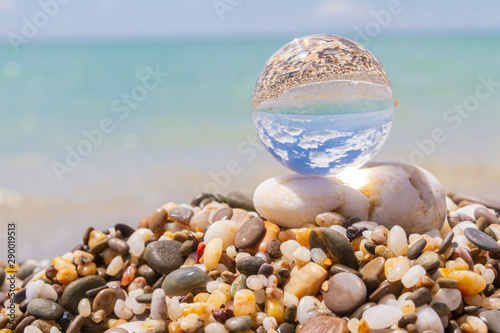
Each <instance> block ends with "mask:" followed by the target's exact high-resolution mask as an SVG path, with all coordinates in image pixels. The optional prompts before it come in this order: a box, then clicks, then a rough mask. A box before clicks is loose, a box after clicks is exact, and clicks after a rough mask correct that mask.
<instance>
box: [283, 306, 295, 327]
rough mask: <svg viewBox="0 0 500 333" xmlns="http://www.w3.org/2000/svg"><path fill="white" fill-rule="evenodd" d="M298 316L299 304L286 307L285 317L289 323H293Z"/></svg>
mask: <svg viewBox="0 0 500 333" xmlns="http://www.w3.org/2000/svg"><path fill="white" fill-rule="evenodd" d="M296 317H297V305H295V304H292V305H290V306H288V307H287V308H286V310H285V314H284V315H283V318H284V320H285V321H286V322H287V323H293V322H294V321H295V319H296Z"/></svg>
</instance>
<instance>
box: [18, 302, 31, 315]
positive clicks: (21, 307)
mask: <svg viewBox="0 0 500 333" xmlns="http://www.w3.org/2000/svg"><path fill="white" fill-rule="evenodd" d="M29 302H30V301H28V299H25V300H24V301H22V302H21V303H20V304H19V311H21V312H26V310H27V309H28V304H29Z"/></svg>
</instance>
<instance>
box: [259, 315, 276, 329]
mask: <svg viewBox="0 0 500 333" xmlns="http://www.w3.org/2000/svg"><path fill="white" fill-rule="evenodd" d="M262 325H263V326H264V328H265V329H266V331H269V330H274V329H276V327H278V322H277V321H276V318H274V317H267V318H266V319H264V321H263V322H262Z"/></svg>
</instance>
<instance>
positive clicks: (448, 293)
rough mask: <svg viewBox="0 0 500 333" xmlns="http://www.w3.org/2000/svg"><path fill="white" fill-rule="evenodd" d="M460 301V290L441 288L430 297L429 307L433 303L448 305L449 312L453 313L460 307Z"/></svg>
mask: <svg viewBox="0 0 500 333" xmlns="http://www.w3.org/2000/svg"><path fill="white" fill-rule="evenodd" d="M461 301H462V294H461V293H460V290H458V289H452V288H441V289H439V291H438V292H437V293H436V294H435V295H434V296H433V297H432V300H431V303H430V305H431V306H432V305H433V304H434V303H444V304H446V305H448V307H449V308H450V310H451V311H455V310H456V309H458V307H459V306H460V303H461Z"/></svg>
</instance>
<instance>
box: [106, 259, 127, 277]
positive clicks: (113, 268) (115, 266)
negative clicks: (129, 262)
mask: <svg viewBox="0 0 500 333" xmlns="http://www.w3.org/2000/svg"><path fill="white" fill-rule="evenodd" d="M122 268H123V258H122V256H116V257H114V258H113V260H111V262H110V263H109V266H108V268H106V274H108V275H110V276H114V275H116V274H118V273H119V272H120V271H121V270H122Z"/></svg>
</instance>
